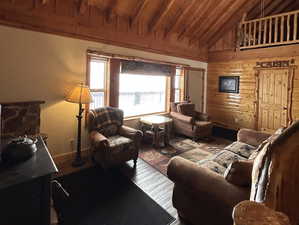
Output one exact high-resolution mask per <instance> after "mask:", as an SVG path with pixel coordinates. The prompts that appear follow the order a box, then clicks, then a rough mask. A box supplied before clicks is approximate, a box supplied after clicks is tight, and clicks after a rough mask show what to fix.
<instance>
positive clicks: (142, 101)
mask: <svg viewBox="0 0 299 225" xmlns="http://www.w3.org/2000/svg"><path fill="white" fill-rule="evenodd" d="M167 80H168V79H167V77H166V76H158V75H142V74H140V75H138V74H127V73H121V74H120V79H119V108H120V109H122V110H123V111H124V116H126V117H129V116H137V115H142V114H149V113H157V112H165V111H166V96H167V94H166V93H167Z"/></svg>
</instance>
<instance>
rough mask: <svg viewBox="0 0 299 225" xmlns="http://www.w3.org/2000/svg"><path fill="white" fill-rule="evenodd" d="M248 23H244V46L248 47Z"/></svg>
mask: <svg viewBox="0 0 299 225" xmlns="http://www.w3.org/2000/svg"><path fill="white" fill-rule="evenodd" d="M247 37H248V34H247V23H244V46H247V45H248V41H247V40H248V38H247Z"/></svg>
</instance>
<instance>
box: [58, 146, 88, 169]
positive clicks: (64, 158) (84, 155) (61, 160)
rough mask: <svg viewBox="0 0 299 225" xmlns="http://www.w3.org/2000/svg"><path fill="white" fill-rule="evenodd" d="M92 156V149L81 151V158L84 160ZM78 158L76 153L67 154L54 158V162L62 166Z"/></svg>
mask: <svg viewBox="0 0 299 225" xmlns="http://www.w3.org/2000/svg"><path fill="white" fill-rule="evenodd" d="M89 155H90V149H89V148H85V149H82V150H81V156H82V158H87V157H88V156H89ZM75 156H76V152H66V153H62V154H59V155H55V156H53V160H54V162H55V164H56V165H61V164H63V163H65V162H69V161H71V160H73V159H74V158H75Z"/></svg>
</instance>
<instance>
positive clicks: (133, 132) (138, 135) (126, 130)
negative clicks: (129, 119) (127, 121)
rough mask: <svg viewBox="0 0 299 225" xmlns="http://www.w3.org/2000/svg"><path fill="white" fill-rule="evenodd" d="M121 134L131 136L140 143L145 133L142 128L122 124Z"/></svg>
mask: <svg viewBox="0 0 299 225" xmlns="http://www.w3.org/2000/svg"><path fill="white" fill-rule="evenodd" d="M119 134H120V135H121V136H124V137H127V138H130V139H132V140H134V142H135V143H137V144H139V143H140V142H141V139H142V136H143V133H142V131H140V130H137V129H134V128H132V127H127V126H121V127H120V128H119Z"/></svg>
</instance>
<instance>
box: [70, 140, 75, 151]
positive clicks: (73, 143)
mask: <svg viewBox="0 0 299 225" xmlns="http://www.w3.org/2000/svg"><path fill="white" fill-rule="evenodd" d="M70 147H71V151H72V152H73V151H74V149H75V148H74V147H75V140H74V139H70Z"/></svg>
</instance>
